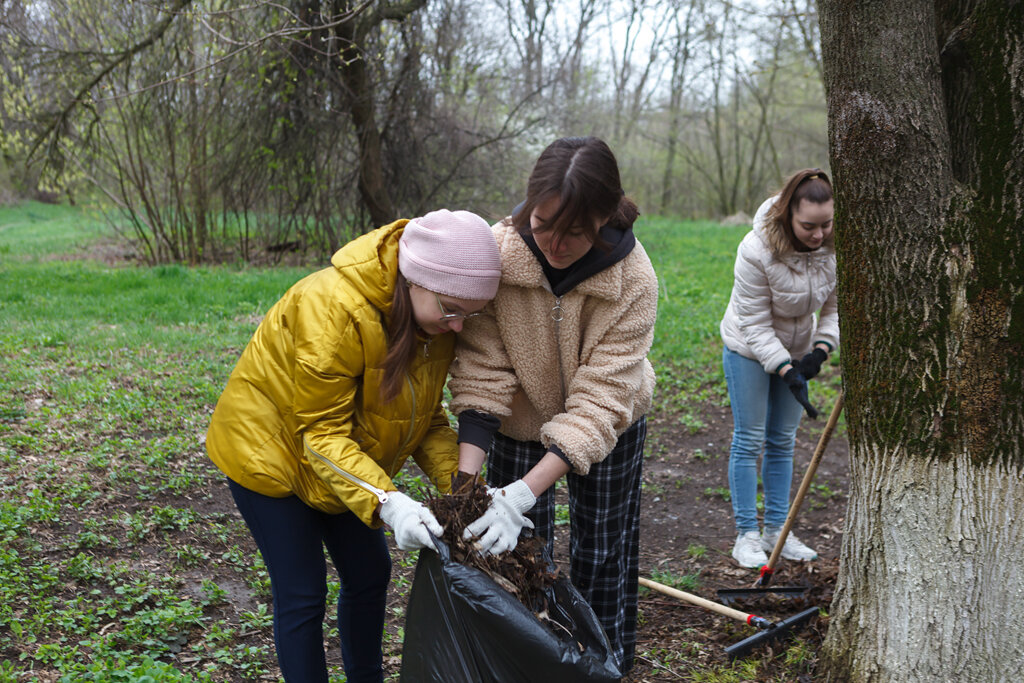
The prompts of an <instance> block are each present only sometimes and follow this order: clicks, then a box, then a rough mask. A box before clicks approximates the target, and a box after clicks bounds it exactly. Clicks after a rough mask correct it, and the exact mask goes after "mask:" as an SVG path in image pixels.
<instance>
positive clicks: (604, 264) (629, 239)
mask: <svg viewBox="0 0 1024 683" xmlns="http://www.w3.org/2000/svg"><path fill="white" fill-rule="evenodd" d="M598 234H599V235H600V236H601V239H602V240H604V241H605V243H607V244H608V245H609V246H610V247H611V248H610V249H608V250H607V251H606V250H605V249H604V248H602V247H599V246H597V245H596V244H595V245H594V246H592V247H591V248H590V251H588V252H587V253H586V254H584V255H583V256H582V257H580V259H579V260H577V261H576V262H575V263H573V264H572V265H571V266H569V267H568V268H554V267H552V266H551V264H550V263H548V260H547V259H546V258H544V253H543V252H542V251H541V250H540V247H538V246H537V240H535V239H534V238H533V233H532V232H531V231H530V230H529V229H526V230H520V231H519V235H520V236H521V237H522V238H523V241H524V242H526V246H528V247H529V248H530V251H532V252H533V255H534V256H535V257H536V258H537V261H538V262H539V263H540V267H541V269H542V270H543V271H544V277H546V278H547V279H548V284H549V285H551V292H552V293H553V294H554V295H555V296H562V295H564V294H566V293H568V292H570V291H572V289H573V288H574V287H575V286H576V285H578V284H579V283H581V282H583V281H584V280H586V279H587V278H588V277H591V276H592V275H597V274H598V273H600V272H601V271H602V270H605V269H606V268H608V267H610V266H613V265H615V264H616V263H618V262H619V261H621V260H623V259H624V258H626V257H627V256H629V252H631V251H633V247H634V246H636V236H635V235H634V234H633V228H632V227H629V228H625V229H622V228H616V227H612V226H610V225H603V226H601V229H600V230H599V231H598Z"/></svg>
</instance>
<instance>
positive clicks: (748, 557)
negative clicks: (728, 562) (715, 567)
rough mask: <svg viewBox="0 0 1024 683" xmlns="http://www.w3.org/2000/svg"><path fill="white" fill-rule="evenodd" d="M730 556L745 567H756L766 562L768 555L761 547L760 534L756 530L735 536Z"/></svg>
mask: <svg viewBox="0 0 1024 683" xmlns="http://www.w3.org/2000/svg"><path fill="white" fill-rule="evenodd" d="M732 558H733V559H734V560H736V561H737V562H739V563H740V566H741V567H746V568H747V569H757V568H758V567H763V566H764V565H766V564H768V556H767V555H765V554H764V550H762V549H761V536H760V535H759V534H758V533H757V532H756V531H747V532H745V533H742V534H740V535H739V536H737V537H736V543H735V544H734V545H733V547H732Z"/></svg>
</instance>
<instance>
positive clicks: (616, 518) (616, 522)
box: [487, 417, 647, 675]
mask: <svg viewBox="0 0 1024 683" xmlns="http://www.w3.org/2000/svg"><path fill="white" fill-rule="evenodd" d="M646 435H647V418H645V417H642V418H640V419H639V420H637V421H636V423H634V424H633V426H631V427H630V428H629V429H627V430H626V431H625V432H623V434H622V436H620V437H619V440H618V442H617V443H616V444H615V448H614V449H613V450H612V452H611V453H610V454H609V455H608V457H607V458H605V459H604V460H602V461H601V462H599V463H597V464H596V465H594V466H593V467H591V468H590V472H589V473H588V474H587V475H586V476H580V475H578V474H574V473H572V472H570V473H569V474H568V475H567V476H566V482H567V484H568V489H569V580H570V581H572V584H573V585H574V586H575V587H576V589H577V590H579V592H580V593H581V594H582V595H583V597H584V598H586V600H587V602H588V603H589V604H590V607H591V608H592V609H593V610H594V613H595V614H596V615H597V618H598V620H599V621H600V622H601V625H602V626H603V627H604V630H605V633H606V634H607V635H608V640H609V641H610V642H611V646H612V651H613V652H614V654H615V658H616V661H617V662H618V664H619V670H620V671H621V672H622V674H623V675H625V673H626V672H627V671H629V669H631V668H632V667H633V653H634V650H635V649H636V611H637V578H638V572H639V563H640V488H641V484H642V476H641V475H642V473H643V460H644V456H643V451H644V439H645V438H646ZM546 452H547V449H545V448H544V446H543V445H542V444H541V443H539V442H536V441H515V440H513V439H510V438H508V437H506V436H503V435H502V434H501V433H498V434H495V436H494V441H493V442H492V444H491V450H490V452H488V454H487V483H488V484H490V485H491V486H496V487H500V486H505V485H507V484H511V483H512V482H514V481H515V480H517V479H522V478H523V475H525V474H526V473H527V472H528V471H529V470H530V468H531V467H533V466H534V465H536V464H537V463H538V462H539V461H540V459H541V458H542V457H544V454H545V453H546ZM554 490H555V489H554V487H551V488H550V489H548V490H547V491H545V492H544V493H543V494H542V495H541V496H540V497H539V498H538V499H537V504H536V505H535V506H534V507H533V509H532V510H530V512H528V513H527V514H526V516H527V517H529V518H530V519H531V520H532V521H533V523H534V525H535V532H536V534H537V535H539V536H542V537H544V538H545V539H547V545H548V551H549V552H552V553H553V549H554V540H553V539H554V533H553V532H554V527H555V495H554Z"/></svg>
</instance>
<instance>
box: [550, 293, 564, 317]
mask: <svg viewBox="0 0 1024 683" xmlns="http://www.w3.org/2000/svg"><path fill="white" fill-rule="evenodd" d="M562 317H563V316H562V297H560V296H559V297H555V305H554V306H553V307H552V308H551V319H552V320H554V321H555V322H556V323H560V322H562Z"/></svg>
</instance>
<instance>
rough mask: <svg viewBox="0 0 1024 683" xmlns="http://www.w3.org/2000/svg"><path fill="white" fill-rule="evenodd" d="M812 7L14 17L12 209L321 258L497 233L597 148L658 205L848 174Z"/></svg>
mask: <svg viewBox="0 0 1024 683" xmlns="http://www.w3.org/2000/svg"><path fill="white" fill-rule="evenodd" d="M818 45H819V42H818V29H817V17H816V15H815V9H814V3H813V2H810V0H765V1H761V0H758V1H747V2H745V1H743V0H740V1H737V2H732V1H729V0H724V1H723V0H437V1H433V0H431V1H429V2H428V1H427V0H400V1H395V2H364V3H356V2H345V1H342V0H331V1H323V2H311V1H309V0H302V1H298V0H285V1H283V2H263V1H262V0H257V1H256V2H251V3H246V4H244V5H238V4H236V3H228V2H219V1H216V0H205V1H195V0H169V1H166V2H158V1H144V2H139V1H136V2H127V3H105V2H100V1H99V0H57V1H51V0H44V1H42V2H24V1H21V2H18V1H14V2H4V3H0V201H4V200H7V201H10V200H12V199H15V198H18V197H34V198H41V199H49V200H52V201H56V200H62V199H63V200H67V201H72V202H77V203H83V202H98V203H99V204H100V205H101V206H102V207H103V208H104V209H105V210H107V211H108V214H109V217H110V218H111V222H112V223H113V224H114V225H115V226H116V227H117V229H118V230H119V232H120V234H121V235H122V237H123V238H124V239H125V241H126V242H127V243H130V244H131V245H132V250H131V253H132V255H133V256H135V257H136V258H140V259H142V260H144V261H146V262H148V263H168V262H180V263H191V264H195V263H201V262H207V263H210V262H237V261H247V262H268V261H269V262H277V261H279V260H281V259H282V258H285V257H286V256H287V258H288V259H290V260H292V261H294V260H296V259H298V260H303V261H310V260H319V259H322V258H323V257H324V256H325V255H326V254H328V253H330V252H331V251H332V250H334V249H336V248H337V247H338V246H339V245H341V244H343V243H345V242H346V241H347V240H348V239H351V237H352V236H354V235H357V234H359V233H361V232H364V231H366V230H368V229H371V228H373V227H376V226H377V225H381V224H384V223H386V222H389V221H390V220H393V219H395V218H399V217H411V216H415V215H420V214H422V213H425V212H427V211H429V210H432V209H435V208H439V207H442V206H444V207H448V208H465V209H470V210H474V211H477V212H479V213H481V214H483V215H485V216H487V217H489V218H497V217H500V216H502V215H504V214H505V213H507V212H508V211H509V209H510V208H511V207H512V206H514V205H515V204H516V203H517V201H518V199H519V198H520V197H521V196H522V195H523V192H524V187H525V178H526V175H527V174H528V171H529V167H530V164H531V163H532V161H533V159H535V158H536V155H537V154H538V153H539V151H540V150H541V149H543V147H544V146H546V145H547V144H548V143H549V142H550V141H551V140H553V139H555V138H557V137H560V136H563V135H598V136H600V137H602V138H604V139H605V140H606V141H607V142H608V143H609V144H610V145H611V147H612V149H613V150H614V151H615V153H616V155H617V156H618V158H619V161H620V164H621V166H622V170H623V177H624V186H625V187H626V190H627V193H628V194H630V195H631V196H632V197H633V198H634V199H635V200H636V201H637V202H638V204H639V205H640V207H641V210H642V211H643V212H644V213H645V214H646V215H653V214H657V215H664V216H672V217H677V218H686V219H692V218H718V219H720V218H724V217H728V216H731V215H733V214H737V213H738V212H746V213H748V214H749V213H752V212H753V210H754V209H755V208H756V206H757V205H758V203H759V202H760V201H761V200H762V199H763V198H764V197H765V196H767V194H768V193H769V192H770V191H771V190H772V189H773V188H774V187H776V186H777V185H778V184H779V183H780V182H781V180H782V179H783V177H784V176H785V175H787V174H788V173H790V172H791V171H793V170H796V169H798V168H802V167H806V166H822V167H824V166H825V165H826V164H827V134H826V109H825V101H824V91H823V86H822V69H821V61H820V56H819V47H818Z"/></svg>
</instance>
